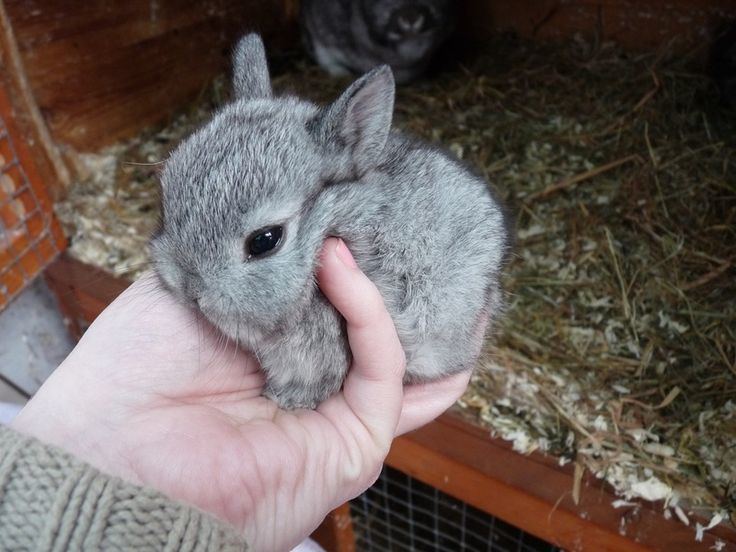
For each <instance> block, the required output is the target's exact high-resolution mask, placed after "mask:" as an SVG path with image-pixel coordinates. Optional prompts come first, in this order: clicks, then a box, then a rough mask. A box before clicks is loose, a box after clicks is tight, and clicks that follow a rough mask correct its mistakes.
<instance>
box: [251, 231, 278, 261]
mask: <svg viewBox="0 0 736 552" xmlns="http://www.w3.org/2000/svg"><path fill="white" fill-rule="evenodd" d="M283 234H284V228H283V226H269V227H268V228H261V229H260V230H256V231H255V232H253V233H252V234H251V235H250V237H248V239H247V240H246V242H245V249H246V252H247V254H248V256H249V257H259V256H261V255H264V254H265V253H268V252H269V251H273V250H274V249H276V247H278V245H279V244H280V243H281V236H283Z"/></svg>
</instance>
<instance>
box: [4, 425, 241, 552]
mask: <svg viewBox="0 0 736 552" xmlns="http://www.w3.org/2000/svg"><path fill="white" fill-rule="evenodd" d="M245 548H246V546H245V543H244V541H243V540H242V539H241V537H240V536H239V535H238V534H237V532H236V531H235V529H234V528H231V527H230V526H228V525H226V524H224V523H221V522H219V521H217V520H215V519H213V518H212V517H210V516H208V515H206V514H204V513H203V512H200V511H199V510H197V509H195V508H193V507H189V506H186V505H184V504H180V503H178V502H174V501H173V500H171V499H169V498H167V497H166V496H164V495H163V494H161V493H159V492H157V491H154V490H152V489H147V488H143V487H138V486H135V485H132V484H130V483H126V482H124V481H122V480H121V479H118V478H116V477H112V476H107V475H105V474H103V473H101V472H99V471H97V470H96V469H94V468H92V467H91V466H89V465H87V464H84V463H83V462H81V461H80V460H77V459H76V458H74V457H73V456H71V455H69V454H67V453H65V452H63V451H61V450H59V449H57V448H55V447H51V446H48V445H45V444H43V443H41V442H40V441H38V440H36V439H33V438H30V437H26V436H23V435H21V434H19V433H16V432H15V431H12V430H11V429H9V428H7V427H4V426H0V550H19V551H21V550H34V551H35V550H39V551H41V550H43V551H46V550H48V551H52V550H54V551H56V550H59V551H62V550H151V551H154V550H170V551H178V550H183V551H191V552H204V551H210V550H212V551H214V550H217V551H220V550H225V551H234V550H245Z"/></svg>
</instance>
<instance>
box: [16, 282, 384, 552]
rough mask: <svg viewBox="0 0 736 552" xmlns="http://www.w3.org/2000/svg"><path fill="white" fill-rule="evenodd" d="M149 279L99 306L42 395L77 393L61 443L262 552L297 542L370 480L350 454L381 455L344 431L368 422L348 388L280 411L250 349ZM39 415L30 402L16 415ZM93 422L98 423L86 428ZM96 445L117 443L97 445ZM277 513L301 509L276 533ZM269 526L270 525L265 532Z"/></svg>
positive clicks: (58, 436)
mask: <svg viewBox="0 0 736 552" xmlns="http://www.w3.org/2000/svg"><path fill="white" fill-rule="evenodd" d="M152 285H155V280H147V281H145V282H141V283H139V284H136V285H135V286H134V287H133V288H131V289H130V290H129V291H127V292H126V293H125V294H124V295H123V296H121V297H120V298H119V299H118V302H120V303H124V304H125V305H119V306H125V308H117V309H111V310H109V311H106V312H105V313H103V314H102V315H101V317H100V318H99V319H98V321H97V322H96V323H95V325H94V326H93V327H92V328H90V330H89V331H88V333H87V334H86V335H85V337H84V340H85V341H86V342H87V345H88V346H87V347H85V346H84V344H82V346H80V347H79V348H78V349H76V350H75V351H74V353H72V355H71V356H70V358H69V359H68V360H67V361H66V362H65V364H64V365H62V367H60V369H59V370H58V371H57V372H56V373H55V374H54V376H53V378H54V379H55V380H57V381H54V382H51V383H54V384H55V385H54V386H53V387H52V386H48V388H44V389H43V390H42V392H41V393H39V395H38V396H37V401H38V402H39V404H48V405H56V404H58V403H59V401H60V400H61V399H62V397H63V396H65V395H67V394H68V396H73V397H76V398H77V399H78V400H77V401H76V402H75V404H74V406H73V407H72V410H71V411H69V410H70V409H69V407H68V406H67V408H66V410H67V412H65V415H64V417H63V419H57V420H56V422H55V424H57V427H56V431H55V433H54V434H52V435H55V440H56V442H55V443H54V444H57V445H59V446H61V447H64V448H66V447H65V444H68V443H69V442H70V441H71V442H74V445H73V446H74V449H75V452H76V451H84V453H83V455H84V457H86V459H87V460H88V461H89V462H90V463H92V464H93V465H95V466H96V467H98V468H100V469H101V470H103V471H106V472H108V473H113V474H115V475H119V476H120V477H122V478H123V479H126V480H128V481H131V482H134V483H139V484H143V485H148V486H152V487H154V488H157V489H158V490H160V491H162V492H164V493H165V494H167V495H169V496H172V497H174V498H178V499H180V500H184V501H186V502H189V503H192V504H195V505H197V506H199V507H200V508H202V509H204V510H206V511H210V512H213V513H215V514H217V515H219V516H220V517H222V518H224V519H226V520H228V521H230V522H231V523H233V524H234V525H236V526H239V527H242V528H243V529H244V530H245V532H246V534H248V535H249V540H250V542H251V544H252V545H253V547H254V548H255V549H261V547H260V546H258V543H259V542H264V543H265V542H268V543H269V544H268V547H267V548H269V549H281V548H283V547H288V546H289V545H293V544H295V542H294V539H296V540H297V541H298V540H299V539H300V538H301V536H303V535H305V534H308V532H309V531H310V530H311V529H312V528H313V527H314V526H316V524H318V523H319V521H320V520H321V516H323V515H324V512H327V511H329V510H330V509H332V508H334V507H336V506H337V505H339V504H340V503H342V502H343V501H345V500H347V499H349V498H352V496H353V495H354V494H357V493H359V492H360V491H361V490H362V487H363V486H365V485H366V483H367V484H370V481H365V480H364V479H365V477H361V475H362V471H363V469H362V466H360V465H355V463H356V462H357V463H361V462H363V461H364V458H363V453H365V454H367V455H368V456H369V457H371V456H377V454H376V453H375V452H373V451H371V450H369V449H370V448H371V446H370V445H371V440H370V439H369V440H368V441H367V442H366V444H367V445H368V446H366V447H365V449H366V450H363V451H357V452H358V454H357V455H351V454H349V452H351V451H348V449H347V446H348V441H345V440H344V439H345V438H346V437H347V436H348V435H353V434H355V433H358V434H359V433H361V432H365V429H364V428H363V427H362V424H361V423H360V421H359V420H358V419H357V418H356V417H355V416H354V415H353V416H352V417H351V416H350V415H349V414H350V412H349V410H350V409H349V408H348V407H347V406H346V405H345V402H344V399H342V398H341V397H335V398H333V399H332V400H331V401H328V403H326V404H324V405H322V407H320V411H318V412H313V411H301V412H295V413H288V412H284V411H281V410H279V409H278V408H277V407H276V405H275V404H274V403H273V402H271V401H269V400H267V399H265V398H263V397H261V395H260V394H261V389H262V386H263V376H262V375H261V373H260V372H259V370H258V365H257V363H256V362H255V360H254V359H253V358H252V356H250V355H248V354H247V353H245V352H243V351H241V350H239V349H237V348H236V347H235V346H234V344H232V343H228V342H226V341H224V340H223V339H222V338H221V336H219V335H217V334H216V333H215V331H214V330H213V329H212V328H211V327H210V326H209V325H208V324H207V323H206V322H205V321H203V320H201V319H198V318H197V316H196V315H195V314H194V313H192V312H190V311H188V310H187V309H185V308H184V307H182V306H180V305H179V304H178V303H177V302H176V301H175V299H174V298H173V297H171V296H169V295H168V294H167V293H165V292H164V291H162V290H156V291H155V300H154V302H151V297H150V290H147V289H146V287H148V286H152ZM143 296H147V298H146V299H145V300H141V299H143ZM126 303H127V304H126ZM121 331H123V332H125V335H121ZM80 357H81V358H80ZM122 366H126V367H129V368H128V369H125V370H122V369H121V367H122ZM67 368H68V369H67ZM45 390H53V392H54V395H58V397H47V396H44V395H43V391H45ZM35 414H36V413H35V412H33V411H32V410H31V409H30V408H28V409H26V410H25V411H24V412H23V413H22V414H21V416H20V417H19V419H18V420H17V423H19V424H21V425H23V424H24V423H25V421H24V419H23V418H24V417H26V418H27V417H30V416H34V415H35ZM51 414H52V413H49V415H51ZM54 417H56V418H58V415H57V416H54ZM43 419H45V425H47V426H48V418H47V417H44V418H43ZM52 419H53V418H52ZM82 420H83V421H84V422H83V423H84V427H83V431H77V427H78V425H77V422H78V421H79V422H80V425H79V427H80V428H81V423H82V422H81V421H82ZM89 420H97V421H99V422H101V423H99V424H96V423H94V422H93V425H92V427H89V424H88V421H89ZM49 430H50V428H49V427H45V428H44V435H48V433H49ZM45 440H46V441H49V440H50V439H49V438H46V439H45ZM100 443H104V444H105V445H106V447H109V446H112V447H114V449H115V450H114V451H111V450H109V449H107V448H106V449H105V450H98V446H99V444H100ZM336 443H338V444H339V443H342V444H344V445H345V446H344V447H339V446H338V447H335V444H336ZM374 460H378V461H379V462H380V459H379V458H375V459H374V458H370V461H372V462H373V461H374ZM356 475H357V476H358V477H356ZM351 479H353V480H352V481H351ZM274 489H278V492H276V493H274V492H273V490H274ZM315 490H317V491H318V492H317V493H315ZM279 511H283V512H291V513H292V514H294V515H293V517H291V518H290V519H288V520H286V519H284V520H283V521H284V522H285V523H286V524H287V527H289V530H288V531H283V530H282V531H277V530H276V529H277V528H278V527H279V526H280V524H279V523H277V521H278V520H270V521H269V520H263V519H259V518H261V517H262V515H261V512H279ZM256 526H257V527H258V529H257V530H256V529H255V527H256ZM269 527H272V528H273V529H274V531H273V534H270V535H268V534H265V535H264V534H262V533H263V531H264V529H266V528H269ZM267 532H270V531H267ZM279 533H280V534H279Z"/></svg>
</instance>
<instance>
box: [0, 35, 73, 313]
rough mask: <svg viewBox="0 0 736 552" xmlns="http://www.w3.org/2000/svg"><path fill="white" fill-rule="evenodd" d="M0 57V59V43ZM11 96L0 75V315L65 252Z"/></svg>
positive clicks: (38, 162) (7, 79)
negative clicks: (12, 300)
mask: <svg viewBox="0 0 736 552" xmlns="http://www.w3.org/2000/svg"><path fill="white" fill-rule="evenodd" d="M0 54H2V56H1V57H2V59H3V60H4V59H6V55H5V54H6V50H5V47H4V46H3V42H2V40H0ZM15 90H16V83H15V81H14V80H13V79H12V76H11V75H10V74H9V73H8V72H7V71H0V121H2V127H0V309H2V308H3V307H4V306H5V305H7V304H8V302H9V301H10V300H11V299H12V298H13V297H15V296H16V295H17V294H18V293H20V291H22V289H23V288H24V287H25V286H27V285H28V284H30V283H31V282H32V281H33V279H34V278H35V277H36V276H38V275H39V274H40V273H41V271H42V270H43V269H44V268H45V267H46V265H48V264H49V263H50V262H51V261H53V259H54V258H55V257H56V256H57V255H58V254H59V253H60V252H61V251H62V250H63V249H64V247H65V246H66V240H65V238H64V236H63V233H62V231H61V227H60V225H59V223H58V221H57V220H56V217H55V216H54V212H53V205H52V202H51V199H50V198H49V196H48V193H47V187H48V185H49V181H48V180H45V179H44V176H46V177H48V178H51V176H49V175H50V173H46V172H45V171H44V169H43V168H42V167H43V163H44V161H43V158H42V157H39V156H38V155H39V153H38V151H34V150H33V149H32V148H31V147H30V146H29V136H28V135H27V134H26V133H25V130H26V128H25V127H23V126H19V125H22V124H23V121H22V114H23V112H24V111H23V105H22V104H21V105H18V104H16V103H14V99H17V96H16V95H14V91H15ZM31 136H33V135H32V134H31ZM40 167H41V168H40Z"/></svg>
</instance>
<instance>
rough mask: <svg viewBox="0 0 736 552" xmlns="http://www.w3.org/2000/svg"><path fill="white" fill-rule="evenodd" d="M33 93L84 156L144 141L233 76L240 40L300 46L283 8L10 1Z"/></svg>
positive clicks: (57, 131)
mask: <svg viewBox="0 0 736 552" xmlns="http://www.w3.org/2000/svg"><path fill="white" fill-rule="evenodd" d="M4 4H5V9H6V11H7V16H8V20H9V22H10V24H11V25H12V29H13V31H14V33H15V39H16V42H17V46H18V51H19V52H20V56H21V58H22V62H23V64H24V66H25V71H26V75H27V78H28V82H29V83H30V87H31V89H32V91H33V94H34V96H35V100H36V102H37V103H38V106H39V107H40V109H41V111H42V112H43V113H44V115H45V117H46V120H47V122H48V125H49V127H50V130H51V134H52V135H53V137H54V139H55V140H56V141H57V143H59V144H64V145H68V146H72V147H73V148H75V149H76V150H79V151H96V150H98V149H99V148H100V147H101V146H104V145H107V144H111V143H113V142H115V141H117V140H119V139H122V138H126V137H129V136H131V135H134V134H136V133H138V132H140V131H141V130H142V129H143V128H145V127H146V126H149V125H152V124H154V123H157V122H159V121H162V120H164V119H165V118H166V117H167V116H169V115H170V114H171V113H173V112H174V111H175V110H177V109H181V108H182V107H184V106H185V105H186V104H187V103H188V102H189V101H191V100H192V99H193V98H195V97H196V96H197V95H198V94H200V93H201V92H202V90H203V89H204V88H205V87H206V86H207V84H208V83H209V82H210V80H211V79H212V78H213V77H214V76H215V75H217V74H218V73H221V72H223V71H226V70H228V69H229V64H230V54H231V49H232V46H233V44H234V43H235V41H236V39H237V38H238V37H239V36H240V35H242V34H244V33H246V32H248V31H249V30H257V31H259V32H261V33H263V34H264V35H265V37H266V39H267V40H268V41H269V42H270V43H271V44H272V45H273V46H274V47H278V46H279V45H283V44H284V43H296V40H297V35H296V33H295V32H293V27H294V25H295V22H294V21H291V20H287V19H286V18H285V9H286V4H285V3H283V2H260V1H257V0H240V1H225V0H215V1H209V2H193V1H191V0H159V1H158V2H151V1H150V0H130V1H128V2H86V1H84V0H69V1H66V2H53V1H51V0H40V1H37V2H34V3H33V5H32V7H29V4H28V3H27V2H26V1H25V0H6V1H5V3H4Z"/></svg>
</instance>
